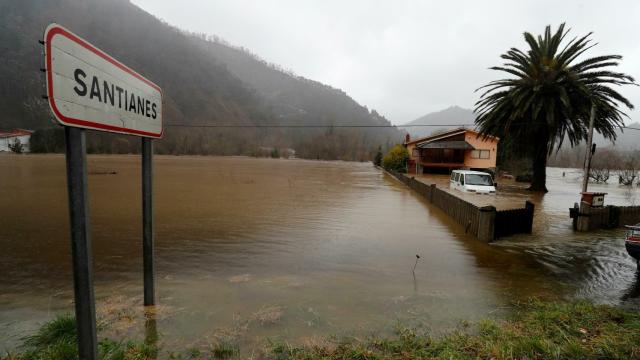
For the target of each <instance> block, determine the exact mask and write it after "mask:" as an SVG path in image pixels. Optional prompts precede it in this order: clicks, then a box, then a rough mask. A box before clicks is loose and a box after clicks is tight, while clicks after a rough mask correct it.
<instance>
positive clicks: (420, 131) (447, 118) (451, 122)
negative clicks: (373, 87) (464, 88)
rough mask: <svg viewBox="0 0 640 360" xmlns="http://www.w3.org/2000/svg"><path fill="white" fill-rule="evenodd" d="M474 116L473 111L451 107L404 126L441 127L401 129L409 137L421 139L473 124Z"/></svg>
mask: <svg viewBox="0 0 640 360" xmlns="http://www.w3.org/2000/svg"><path fill="white" fill-rule="evenodd" d="M474 120H475V115H473V110H470V109H464V108H461V107H459V106H451V107H449V108H447V109H444V110H441V111H436V112H433V113H429V114H427V115H424V116H421V117H419V118H417V119H415V120H413V121H411V122H408V123H407V124H405V125H443V126H424V127H403V126H400V128H401V129H404V130H405V131H407V132H408V133H409V134H411V137H413V138H416V137H422V136H427V135H429V134H432V133H435V132H440V131H443V130H447V129H450V128H455V127H459V126H460V125H463V124H473V122H474Z"/></svg>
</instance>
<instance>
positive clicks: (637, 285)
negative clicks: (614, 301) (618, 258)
mask: <svg viewBox="0 0 640 360" xmlns="http://www.w3.org/2000/svg"><path fill="white" fill-rule="evenodd" d="M638 297H640V267H638V269H637V270H636V276H635V279H634V280H633V282H632V283H631V286H629V288H628V289H627V291H625V292H624V294H623V295H622V298H621V300H622V301H627V300H631V299H636V298H638Z"/></svg>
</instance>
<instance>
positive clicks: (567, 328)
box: [0, 300, 640, 360]
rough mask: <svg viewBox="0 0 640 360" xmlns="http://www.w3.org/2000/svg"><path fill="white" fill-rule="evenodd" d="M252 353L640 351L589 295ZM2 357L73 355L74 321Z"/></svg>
mask: <svg viewBox="0 0 640 360" xmlns="http://www.w3.org/2000/svg"><path fill="white" fill-rule="evenodd" d="M99 352H100V358H101V359H113V360H115V359H123V360H124V359H154V358H167V359H228V358H238V357H242V354H241V353H240V349H239V348H238V346H237V345H234V344H231V343H221V344H214V345H211V346H210V347H208V348H206V349H202V348H189V349H184V350H175V349H161V348H159V347H158V345H156V343H155V342H153V343H145V342H136V341H114V340H110V339H103V340H101V341H100V346H99ZM253 357H254V358H256V357H259V358H264V359H430V358H435V359H634V358H636V359H637V358H640V314H639V313H638V312H636V311H630V310H625V309H622V308H618V307H613V306H607V305H593V304H591V303H587V302H570V303H569V302H546V301H540V300H530V301H527V302H523V303H516V304H514V308H513V313H512V315H511V317H510V318H509V319H507V320H483V321H480V322H479V323H478V324H476V325H462V326H461V327H460V328H459V329H458V330H456V331H454V332H451V333H449V334H447V335H444V336H441V337H432V336H430V335H428V334H425V333H421V332H419V331H416V330H411V329H406V328H398V330H397V334H396V336H392V337H387V338H375V337H373V338H368V339H354V338H350V339H346V340H343V341H331V340H326V341H324V342H322V343H320V344H317V345H314V346H308V347H297V346H293V345H290V344H287V343H283V342H274V341H268V342H267V344H265V348H264V349H263V351H261V352H259V354H256V353H253ZM0 358H1V359H3V360H30V359H75V358H77V351H76V334H75V321H74V319H73V318H72V317H70V316H60V317H58V318H56V319H55V320H52V321H51V322H48V323H46V324H44V325H43V326H42V327H41V328H40V329H39V330H38V331H37V332H36V333H35V334H34V335H32V336H30V337H28V338H27V339H25V341H24V344H23V346H22V347H21V348H20V352H19V353H13V354H4V355H2V356H0Z"/></svg>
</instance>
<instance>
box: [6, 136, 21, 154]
mask: <svg viewBox="0 0 640 360" xmlns="http://www.w3.org/2000/svg"><path fill="white" fill-rule="evenodd" d="M9 150H11V151H13V152H14V153H16V154H22V152H23V151H24V145H23V144H22V141H20V139H18V138H16V139H15V140H14V142H13V144H9Z"/></svg>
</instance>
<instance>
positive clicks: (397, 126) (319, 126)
mask: <svg viewBox="0 0 640 360" xmlns="http://www.w3.org/2000/svg"><path fill="white" fill-rule="evenodd" d="M165 126H167V127H184V128H315V129H320V128H395V129H397V128H410V127H467V126H475V124H407V125H303V124H290V125H259V124H256V125H249V124H246V125H244V124H165ZM622 128H623V129H629V130H639V131H640V128H636V127H631V126H622Z"/></svg>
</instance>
